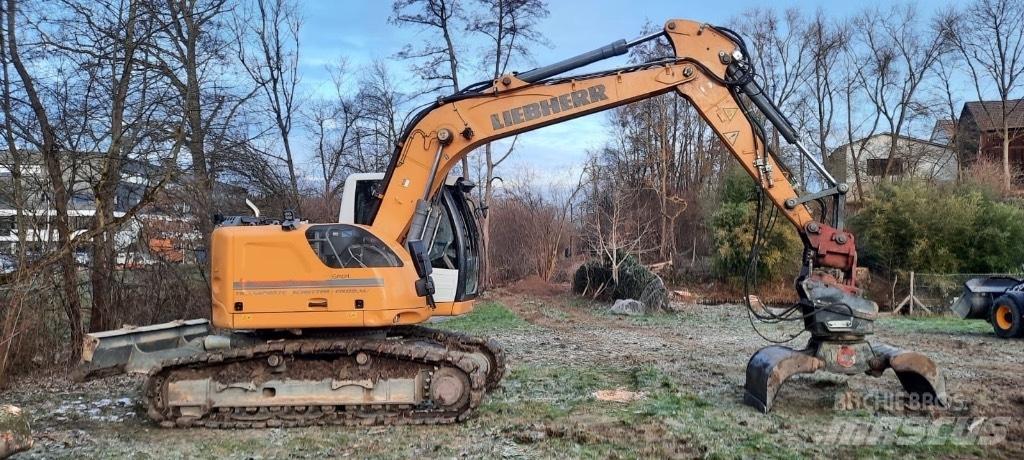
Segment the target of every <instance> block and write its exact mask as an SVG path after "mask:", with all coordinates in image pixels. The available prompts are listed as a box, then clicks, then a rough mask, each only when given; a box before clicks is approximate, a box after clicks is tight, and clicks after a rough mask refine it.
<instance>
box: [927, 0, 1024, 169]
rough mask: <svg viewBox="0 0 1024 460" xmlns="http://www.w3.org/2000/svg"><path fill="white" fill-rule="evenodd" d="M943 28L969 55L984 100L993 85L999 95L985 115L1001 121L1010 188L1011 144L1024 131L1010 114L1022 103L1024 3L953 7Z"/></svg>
mask: <svg viewBox="0 0 1024 460" xmlns="http://www.w3.org/2000/svg"><path fill="white" fill-rule="evenodd" d="M940 29H941V31H942V33H943V34H944V35H945V36H946V37H947V38H948V40H949V42H950V43H951V44H952V46H953V48H954V49H955V50H956V52H957V53H958V54H960V56H961V57H962V58H963V63H964V64H966V67H967V69H968V70H969V71H970V76H971V78H970V80H971V82H972V83H973V86H974V89H975V92H976V94H977V96H978V99H979V100H984V96H983V93H984V92H985V91H984V90H983V88H985V87H986V86H987V85H992V86H993V87H994V88H995V92H996V95H997V96H998V97H999V104H998V106H999V108H998V110H997V111H996V112H995V113H988V112H989V111H990V108H989V106H988V105H987V104H981V107H982V108H983V110H984V111H985V112H986V113H985V116H986V117H988V119H989V120H990V121H996V124H997V125H998V126H999V134H1000V141H1001V144H1002V164H1003V182H1004V187H1006V189H1009V188H1010V185H1011V181H1012V179H1013V177H1012V176H1013V173H1012V171H1011V170H1010V144H1011V142H1012V141H1013V140H1014V139H1013V138H1014V137H1015V136H1020V135H1021V133H1020V132H1019V131H1016V132H1014V133H1011V129H1013V128H1014V127H1013V126H1011V125H1012V123H1011V122H1010V116H1009V115H1010V114H1011V113H1014V112H1015V111H1016V110H1018V105H1019V104H1020V103H1021V100H1020V99H1017V100H1011V97H1012V96H1013V95H1014V93H1016V92H1017V91H1018V90H1019V89H1020V88H1021V83H1022V81H1021V76H1022V75H1024V3H1021V2H1020V1H1018V0H975V1H974V2H973V3H972V4H971V5H970V6H968V7H967V9H966V10H965V11H963V12H956V11H953V12H950V13H948V14H947V15H945V16H944V17H943V18H941V19H940Z"/></svg>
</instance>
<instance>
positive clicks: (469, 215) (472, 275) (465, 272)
mask: <svg viewBox="0 0 1024 460" xmlns="http://www.w3.org/2000/svg"><path fill="white" fill-rule="evenodd" d="M383 180H384V174H383V173H360V174H352V175H350V176H349V177H348V179H347V180H346V181H345V186H344V189H343V190H342V198H341V211H340V213H339V215H338V221H339V222H341V223H347V224H360V225H370V221H371V220H372V214H371V213H370V212H369V211H370V207H371V205H372V198H373V196H374V193H376V192H375V190H376V188H377V187H379V186H380V184H381V182H382V181H383ZM474 187H475V184H474V183H473V182H471V181H468V180H465V179H463V178H450V179H448V180H447V181H446V182H445V185H444V186H443V187H442V188H441V191H440V192H439V193H438V194H437V197H436V198H435V199H434V200H433V203H431V206H430V215H429V217H428V219H427V224H426V227H425V230H424V232H423V240H424V243H425V244H426V247H427V256H428V258H429V260H430V266H431V268H432V270H431V274H430V276H431V278H432V279H433V281H434V286H435V288H434V289H435V290H434V295H433V298H434V301H435V302H465V301H470V300H473V299H475V298H476V296H477V293H478V291H479V286H480V246H481V245H480V230H479V227H478V226H477V223H476V215H477V212H478V211H477V207H476V204H475V203H474V202H473V199H472V198H471V192H472V191H473V189H474Z"/></svg>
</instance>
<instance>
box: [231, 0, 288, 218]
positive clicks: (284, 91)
mask: <svg viewBox="0 0 1024 460" xmlns="http://www.w3.org/2000/svg"><path fill="white" fill-rule="evenodd" d="M253 3H254V4H253V5H252V7H253V8H255V10H256V11H255V12H252V11H250V10H249V9H242V10H241V12H240V13H239V14H237V15H236V16H235V19H234V26H233V27H234V30H235V38H236V41H237V52H238V60H239V62H240V63H241V65H242V67H243V68H244V69H245V71H246V73H248V75H249V77H250V78H251V79H252V81H253V83H254V84H255V85H256V88H257V89H258V90H259V92H260V94H261V96H262V99H263V103H264V105H265V108H266V109H267V111H268V112H269V113H270V114H271V115H272V116H273V118H274V128H275V129H276V131H277V134H278V137H279V139H278V140H279V141H280V142H281V147H282V149H283V150H284V153H283V155H276V154H272V153H270V152H269V151H267V152H264V153H266V154H267V155H268V156H269V157H271V158H275V159H277V160H278V161H280V162H282V163H283V164H284V166H285V168H286V170H287V173H288V182H289V188H288V189H287V190H288V191H289V195H290V196H289V197H288V201H289V205H290V206H292V207H298V206H299V204H300V200H299V178H298V173H297V172H296V158H295V154H294V152H293V151H292V143H291V133H292V128H293V126H294V123H295V115H296V113H297V111H298V108H299V107H298V102H299V101H298V86H299V80H300V76H299V31H300V29H301V28H302V18H301V16H300V15H299V11H298V9H297V6H296V5H295V3H293V2H291V0H253Z"/></svg>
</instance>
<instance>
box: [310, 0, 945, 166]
mask: <svg viewBox="0 0 1024 460" xmlns="http://www.w3.org/2000/svg"><path fill="white" fill-rule="evenodd" d="M464 1H465V0H464ZM469 1H473V0H469ZM893 3H894V2H893V1H892V0H860V1H848V0H839V1H837V0H805V1H783V2H771V1H764V0H760V1H756V0H702V1H693V0H690V1H687V0H631V1H624V0H589V1H584V0H549V2H548V4H549V8H548V9H549V11H550V13H551V14H550V15H549V16H548V17H547V18H546V19H544V20H543V21H542V22H541V23H540V24H539V25H538V29H539V30H540V31H541V32H542V33H543V34H544V35H545V37H546V38H547V39H548V41H549V42H550V47H544V46H537V47H535V49H534V52H533V62H526V63H520V65H519V66H517V68H516V69H515V70H528V69H529V68H532V67H534V66H536V65H537V64H546V63H551V62H555V61H557V60H559V59H562V58H565V57H569V56H572V55H575V54H578V53H581V52H584V51H588V50H591V49H593V48H597V47H599V46H603V45H605V44H608V43H610V42H612V41H615V40H617V39H620V38H625V39H630V38H633V37H636V36H637V35H639V30H640V29H641V27H643V25H644V24H645V23H648V22H651V23H654V24H659V25H660V24H662V23H663V22H664V21H665V20H667V19H670V18H684V19H693V20H697V21H704V22H709V23H712V24H726V23H728V22H729V21H730V19H731V18H733V17H734V16H736V15H737V14H739V13H740V12H741V11H743V10H745V9H747V8H750V7H755V6H768V5H772V6H774V7H775V8H780V9H782V8H786V7H789V6H799V7H800V8H801V9H802V10H804V11H805V12H807V13H811V12H813V11H814V10H815V9H817V8H822V9H823V10H825V11H826V13H828V15H829V16H840V17H845V16H850V15H852V14H854V13H856V11H858V10H859V9H861V8H863V7H865V6H870V5H879V6H881V7H883V8H889V7H890V6H891V5H892V4H893ZM953 3H954V2H948V1H938V0H927V1H919V2H917V3H916V4H917V5H918V6H919V7H920V9H921V13H923V14H924V15H928V14H930V13H932V12H934V11H935V10H937V9H939V8H942V7H944V6H945V5H947V4H953ZM300 8H301V9H302V10H303V17H304V21H305V22H304V24H303V29H302V32H301V37H300V38H301V47H302V49H301V65H302V69H301V70H302V78H303V81H302V84H303V87H304V91H305V92H306V93H307V94H309V95H314V94H316V93H317V92H318V91H325V90H326V88H327V86H328V84H329V83H328V82H329V78H328V75H327V72H326V71H325V65H327V64H329V63H331V62H335V61H337V60H338V59H339V58H341V57H344V58H345V59H347V60H348V63H349V66H350V68H351V69H358V68H359V67H361V66H365V65H367V64H369V63H371V62H373V61H374V60H376V59H383V60H386V61H388V62H389V65H390V66H391V68H392V69H393V70H394V71H395V72H398V75H399V76H405V75H408V77H409V78H407V79H403V78H399V79H398V81H406V82H408V84H410V85H417V84H419V81H418V79H417V78H416V77H415V75H412V74H411V73H408V65H407V63H404V62H401V61H395V60H394V59H393V57H394V55H395V53H396V52H397V51H399V50H400V49H401V48H402V46H404V45H405V44H407V43H413V44H417V43H422V41H423V40H424V39H426V38H428V37H429V35H425V34H424V33H422V32H418V31H417V30H416V29H414V28H399V27H396V26H394V25H391V24H389V23H388V16H389V15H390V14H391V2H390V1H386V0H339V1H330V0H303V1H300ZM620 59H621V58H620ZM623 62H624V61H622V60H609V61H605V62H602V63H599V64H597V66H598V67H600V68H606V67H613V66H616V65H620V64H622V63H623ZM403 73H405V75H402V74H403ZM462 79H463V80H466V78H465V77H463V78H462ZM470 81H472V80H470ZM468 82H469V81H467V83H468ZM605 120H606V116H605V115H603V114H600V113H598V114H593V115H589V116H587V117H583V118H579V119H576V120H573V121H570V122H565V123H561V124H557V125H553V126H550V127H547V128H544V129H541V130H538V131H534V132H531V133H527V134H524V135H522V136H520V138H519V141H518V143H517V147H516V152H517V153H516V154H514V155H515V159H514V160H510V162H509V163H510V165H509V166H507V167H506V166H504V165H503V167H505V169H506V171H503V172H502V174H503V175H507V176H513V177H514V176H515V171H514V169H532V170H534V171H535V172H537V173H540V174H541V175H542V176H545V177H543V178H546V179H555V178H557V177H566V176H567V175H566V174H565V171H570V170H576V169H577V168H576V166H577V165H579V163H580V162H581V160H582V159H583V158H584V157H585V154H586V150H587V149H591V148H597V147H599V146H601V145H602V144H603V143H604V142H605V140H606V139H607V135H606V131H607V129H608V126H607V123H606V122H605ZM297 134H299V136H302V133H297ZM302 137H305V136H302ZM296 141H298V142H299V143H300V145H305V144H306V142H303V141H302V139H296ZM508 169H512V171H508ZM546 171H554V172H556V173H555V174H553V175H552V174H545V172H546ZM568 180H569V181H573V182H574V181H575V179H574V178H568Z"/></svg>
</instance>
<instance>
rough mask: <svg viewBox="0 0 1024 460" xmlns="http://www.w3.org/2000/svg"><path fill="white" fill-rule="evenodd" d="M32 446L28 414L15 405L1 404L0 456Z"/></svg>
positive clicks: (6, 455)
mask: <svg viewBox="0 0 1024 460" xmlns="http://www.w3.org/2000/svg"><path fill="white" fill-rule="evenodd" d="M31 448H32V430H31V429H30V428H29V425H28V416H27V415H25V413H24V412H22V410H21V409H20V408H17V407H15V406H8V405H0V458H7V457H10V456H11V455H14V454H16V453H18V452H21V451H23V450H28V449H31Z"/></svg>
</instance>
